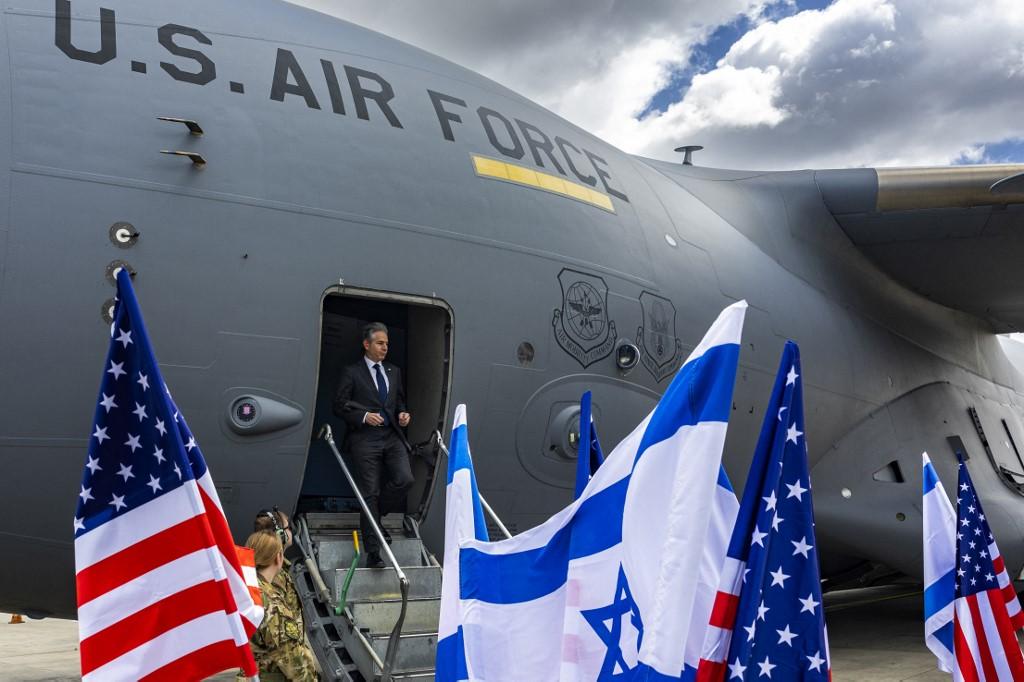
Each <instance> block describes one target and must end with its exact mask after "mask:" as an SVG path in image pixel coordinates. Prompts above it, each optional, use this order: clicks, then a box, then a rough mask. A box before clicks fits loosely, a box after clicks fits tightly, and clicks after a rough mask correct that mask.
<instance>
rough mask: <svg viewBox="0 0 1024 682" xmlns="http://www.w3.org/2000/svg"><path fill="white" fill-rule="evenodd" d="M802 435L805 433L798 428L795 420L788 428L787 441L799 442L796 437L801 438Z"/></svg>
mask: <svg viewBox="0 0 1024 682" xmlns="http://www.w3.org/2000/svg"><path fill="white" fill-rule="evenodd" d="M802 435H804V432H803V431H800V430H798V429H797V428H796V422H793V423H792V424H790V426H789V428H788V429H787V430H786V441H787V442H790V441H791V442H793V443H796V442H797V441H796V439H797V438H799V437H800V436H802Z"/></svg>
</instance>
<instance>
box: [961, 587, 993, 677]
mask: <svg viewBox="0 0 1024 682" xmlns="http://www.w3.org/2000/svg"><path fill="white" fill-rule="evenodd" d="M963 599H964V600H965V601H966V602H967V608H969V609H970V610H971V627H972V629H973V630H974V639H975V640H976V641H977V642H978V658H980V659H981V668H982V670H983V671H984V672H985V679H986V680H998V679H999V673H997V672H996V664H995V661H993V660H992V648H991V647H990V646H989V644H988V636H987V635H986V634H985V621H984V620H982V618H981V609H979V608H978V595H976V594H972V595H970V596H968V597H963Z"/></svg>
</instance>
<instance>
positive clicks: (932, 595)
mask: <svg viewBox="0 0 1024 682" xmlns="http://www.w3.org/2000/svg"><path fill="white" fill-rule="evenodd" d="M955 590H956V570H955V569H954V570H952V571H950V572H949V573H947V574H946V575H944V576H942V577H941V578H939V579H938V580H936V581H935V582H933V583H932V584H931V585H929V586H928V587H927V588H925V591H924V619H925V620H928V619H929V618H931V617H932V616H934V615H935V614H936V613H938V612H939V611H941V610H942V609H944V608H945V607H946V606H948V605H949V604H950V603H951V602H952V601H953V594H954V592H955ZM950 651H952V649H950Z"/></svg>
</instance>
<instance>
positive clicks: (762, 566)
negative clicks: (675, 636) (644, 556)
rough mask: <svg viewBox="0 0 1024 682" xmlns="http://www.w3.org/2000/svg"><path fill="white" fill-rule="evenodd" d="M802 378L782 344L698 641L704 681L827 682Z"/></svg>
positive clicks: (794, 354) (795, 352) (792, 353)
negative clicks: (709, 610)
mask: <svg viewBox="0 0 1024 682" xmlns="http://www.w3.org/2000/svg"><path fill="white" fill-rule="evenodd" d="M800 373H801V369H800V351H799V349H798V348H797V345H796V344H795V343H793V342H792V341H787V342H786V345H785V347H784V348H783V351H782V360H781V363H780V367H779V372H778V375H777V376H776V379H775V386H774V388H773V389H772V396H771V400H770V401H769V403H768V409H767V411H766V412H765V418H764V422H763V424H762V426H761V436H760V438H759V439H758V442H757V449H756V450H755V451H754V457H753V461H752V462H751V465H750V474H749V475H748V477H747V484H746V487H745V488H744V490H743V500H742V501H741V502H740V511H739V515H738V516H737V519H736V526H735V528H734V529H733V533H732V540H731V541H730V543H729V550H728V558H727V559H726V564H725V567H724V569H723V571H722V582H721V587H720V588H719V592H718V595H717V597H716V599H715V606H714V609H713V611H712V615H711V619H710V627H709V628H708V632H707V637H706V640H705V643H704V649H703V653H702V657H701V658H702V660H701V662H700V666H699V668H698V675H697V679H698V680H701V681H702V682H703V681H708V682H710V681H712V680H714V681H719V680H724V679H728V680H737V679H738V680H761V681H763V680H765V679H768V680H772V679H774V680H823V681H824V680H828V679H830V664H829V653H828V638H827V635H826V633H825V616H824V612H823V611H822V606H821V601H822V600H821V581H820V572H819V569H818V556H817V552H816V547H815V546H816V544H817V543H816V541H815V539H814V508H813V505H812V503H811V490H810V488H811V483H810V476H809V472H808V467H807V444H806V441H805V440H804V411H803V385H802V384H803V382H802V381H800V378H801V377H800Z"/></svg>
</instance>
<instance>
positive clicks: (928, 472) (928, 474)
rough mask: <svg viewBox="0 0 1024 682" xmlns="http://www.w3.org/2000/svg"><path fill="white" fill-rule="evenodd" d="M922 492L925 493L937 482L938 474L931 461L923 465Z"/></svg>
mask: <svg viewBox="0 0 1024 682" xmlns="http://www.w3.org/2000/svg"><path fill="white" fill-rule="evenodd" d="M923 480H924V490H923V491H922V492H924V493H925V494H927V493H928V492H929V491H930V490H931V489H932V488H934V487H935V486H937V485H938V484H939V474H938V473H936V471H935V467H933V466H932V463H931V462H928V463H927V464H925V465H924V477H923Z"/></svg>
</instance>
